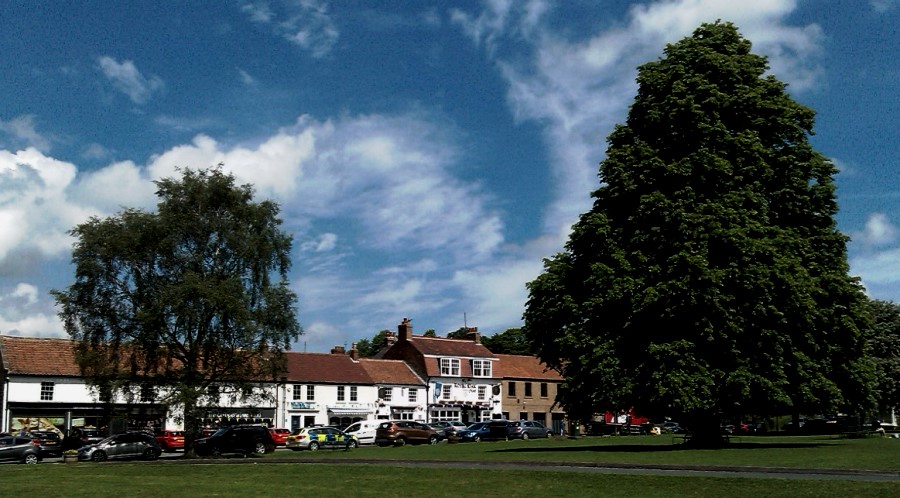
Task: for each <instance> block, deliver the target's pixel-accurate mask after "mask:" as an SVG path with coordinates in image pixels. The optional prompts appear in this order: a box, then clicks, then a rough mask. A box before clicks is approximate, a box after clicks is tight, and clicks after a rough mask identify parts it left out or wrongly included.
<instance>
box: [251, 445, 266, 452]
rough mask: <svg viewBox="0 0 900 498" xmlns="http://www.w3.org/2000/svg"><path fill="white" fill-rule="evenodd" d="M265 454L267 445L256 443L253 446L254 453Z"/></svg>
mask: <svg viewBox="0 0 900 498" xmlns="http://www.w3.org/2000/svg"><path fill="white" fill-rule="evenodd" d="M265 452H266V443H256V444H255V445H254V446H253V453H259V454H260V455H262V454H263V453H265Z"/></svg>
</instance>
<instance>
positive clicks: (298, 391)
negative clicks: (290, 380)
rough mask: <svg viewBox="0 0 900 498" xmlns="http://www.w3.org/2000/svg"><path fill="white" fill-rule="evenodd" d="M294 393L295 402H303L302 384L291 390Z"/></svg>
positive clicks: (295, 385)
mask: <svg viewBox="0 0 900 498" xmlns="http://www.w3.org/2000/svg"><path fill="white" fill-rule="evenodd" d="M291 391H292V393H293V398H294V401H303V386H301V385H300V384H294V388H293V389H291Z"/></svg>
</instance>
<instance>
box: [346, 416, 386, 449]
mask: <svg viewBox="0 0 900 498" xmlns="http://www.w3.org/2000/svg"><path fill="white" fill-rule="evenodd" d="M381 422H382V421H381V420H360V421H359V422H354V423H352V424H350V425H349V426H348V427H347V428H346V429H344V432H346V433H347V434H351V435H353V436H355V437H356V440H357V442H359V444H375V431H376V430H377V429H378V426H379V425H381Z"/></svg>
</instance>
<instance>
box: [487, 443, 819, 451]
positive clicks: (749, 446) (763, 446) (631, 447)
mask: <svg viewBox="0 0 900 498" xmlns="http://www.w3.org/2000/svg"><path fill="white" fill-rule="evenodd" d="M821 446H828V444H827V443H823V442H808V443H806V442H791V443H768V442H759V443H757V442H753V443H740V442H734V443H725V444H723V445H722V446H719V447H716V448H704V447H696V446H691V445H690V444H684V443H678V444H673V445H669V446H665V445H655V444H654V445H651V444H596V445H590V446H552V447H531V448H503V449H497V450H491V453H582V452H595V453H653V452H659V453H665V452H673V451H691V450H710V449H712V450H735V449H740V450H771V449H780V448H784V449H787V448H817V447H821Z"/></svg>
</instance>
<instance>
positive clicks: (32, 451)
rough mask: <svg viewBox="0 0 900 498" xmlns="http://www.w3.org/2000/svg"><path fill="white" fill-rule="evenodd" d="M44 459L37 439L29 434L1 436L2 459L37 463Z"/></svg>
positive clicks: (0, 456) (0, 451) (0, 458)
mask: <svg viewBox="0 0 900 498" xmlns="http://www.w3.org/2000/svg"><path fill="white" fill-rule="evenodd" d="M42 459H43V457H42V456H41V446H40V445H39V444H38V440H37V439H35V438H32V437H28V436H13V435H6V436H0V461H15V462H21V463H27V464H35V463H38V462H40V461H41V460H42Z"/></svg>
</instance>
